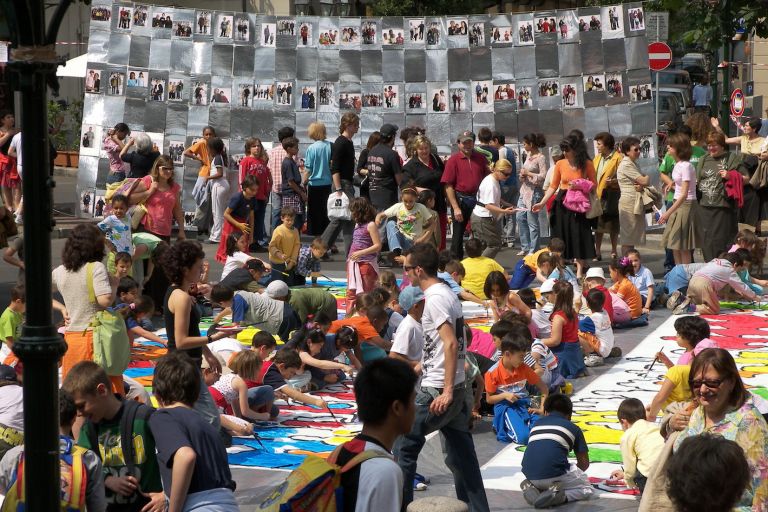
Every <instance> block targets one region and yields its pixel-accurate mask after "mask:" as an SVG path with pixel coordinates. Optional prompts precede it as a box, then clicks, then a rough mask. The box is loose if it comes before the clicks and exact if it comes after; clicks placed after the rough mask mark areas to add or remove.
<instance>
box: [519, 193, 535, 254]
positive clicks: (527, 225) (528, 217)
mask: <svg viewBox="0 0 768 512" xmlns="http://www.w3.org/2000/svg"><path fill="white" fill-rule="evenodd" d="M533 201H534V202H535V201H536V194H534V197H533ZM517 207H518V208H527V207H526V205H525V204H524V203H523V200H522V198H520V200H518V202H517ZM516 215H517V233H518V235H519V236H520V247H521V248H522V249H523V250H524V251H526V252H527V253H529V254H530V253H533V252H536V251H538V250H539V214H538V213H533V212H532V211H530V210H527V209H526V210H525V211H524V212H517V214H516Z"/></svg>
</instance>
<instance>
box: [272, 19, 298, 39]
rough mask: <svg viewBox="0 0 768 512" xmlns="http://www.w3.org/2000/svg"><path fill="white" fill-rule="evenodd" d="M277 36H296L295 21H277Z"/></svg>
mask: <svg viewBox="0 0 768 512" xmlns="http://www.w3.org/2000/svg"><path fill="white" fill-rule="evenodd" d="M277 35H279V36H295V35H296V20H279V21H278V22H277Z"/></svg>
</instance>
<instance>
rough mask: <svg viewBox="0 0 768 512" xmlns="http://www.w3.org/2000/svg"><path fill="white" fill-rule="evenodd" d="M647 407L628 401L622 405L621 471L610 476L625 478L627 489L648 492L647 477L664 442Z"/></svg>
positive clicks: (637, 401)
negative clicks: (634, 488) (647, 417)
mask: <svg viewBox="0 0 768 512" xmlns="http://www.w3.org/2000/svg"><path fill="white" fill-rule="evenodd" d="M645 413H646V411H645V406H644V405H643V402H641V401H640V400H638V399H637V398H626V399H624V400H623V401H622V402H621V404H620V405H619V410H618V412H617V413H616V416H618V418H619V422H620V423H621V429H622V430H623V431H624V434H622V436H621V461H622V463H623V464H622V468H623V469H622V470H616V471H614V472H613V473H611V478H616V479H618V478H623V479H624V481H625V482H626V483H627V487H637V488H638V489H640V493H641V494H642V492H643V491H644V490H645V483H646V482H647V481H648V475H649V474H650V473H651V470H652V469H653V468H654V466H655V465H656V460H657V459H658V458H659V455H660V454H661V451H662V450H663V449H664V438H663V437H661V434H659V426H658V425H657V424H656V423H651V422H650V421H647V420H646V416H645Z"/></svg>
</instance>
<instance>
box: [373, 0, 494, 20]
mask: <svg viewBox="0 0 768 512" xmlns="http://www.w3.org/2000/svg"><path fill="white" fill-rule="evenodd" d="M487 3H488V2H486V1H483V0H376V1H375V2H373V3H372V4H371V7H372V8H373V13H374V15H375V16H447V15H467V14H480V13H482V12H484V10H485V5H486V4H487Z"/></svg>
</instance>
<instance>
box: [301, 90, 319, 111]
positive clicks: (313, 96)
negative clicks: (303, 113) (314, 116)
mask: <svg viewBox="0 0 768 512" xmlns="http://www.w3.org/2000/svg"><path fill="white" fill-rule="evenodd" d="M316 104H317V87H316V86H314V85H306V86H302V88H301V103H300V104H299V107H300V108H301V110H315V105H316Z"/></svg>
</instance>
